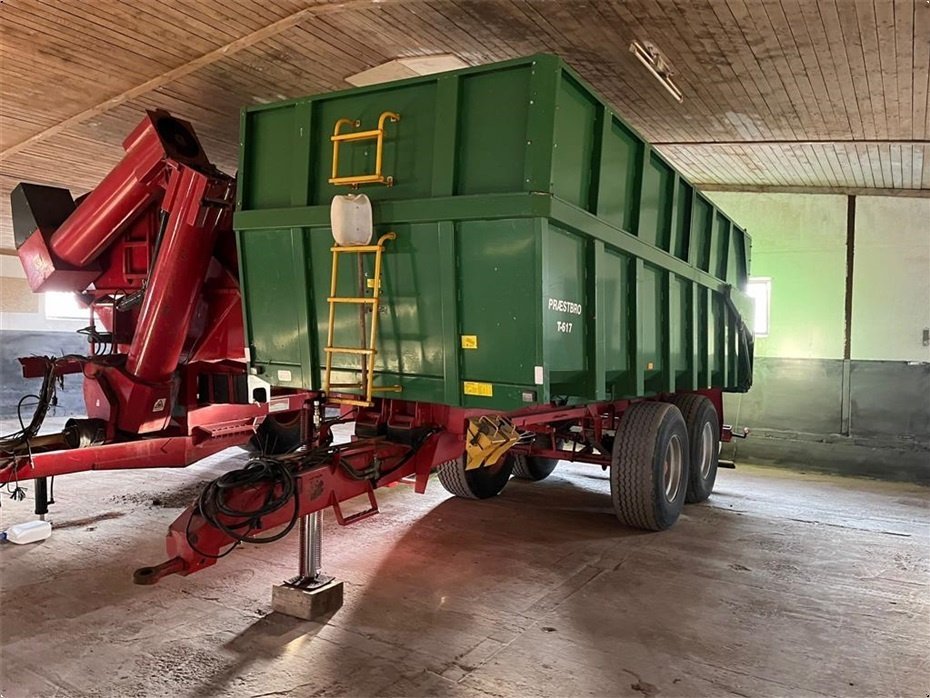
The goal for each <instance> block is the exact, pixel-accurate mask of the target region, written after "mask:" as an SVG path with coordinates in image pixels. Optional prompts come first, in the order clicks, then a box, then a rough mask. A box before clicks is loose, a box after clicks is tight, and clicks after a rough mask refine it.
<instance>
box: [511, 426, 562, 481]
mask: <svg viewBox="0 0 930 698" xmlns="http://www.w3.org/2000/svg"><path fill="white" fill-rule="evenodd" d="M537 443H541V444H542V445H543V446H544V447H545V448H548V447H549V443H550V442H549V437H548V436H542V437H539V438H537ZM558 464H559V459H558V458H540V457H539V456H514V458H513V476H514V477H515V478H518V479H520V480H533V481H536V482H538V481H539V480H545V479H546V478H547V477H549V476H550V475H552V471H553V470H555V466H556V465H558Z"/></svg>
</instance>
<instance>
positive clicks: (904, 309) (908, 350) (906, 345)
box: [852, 196, 930, 399]
mask: <svg viewBox="0 0 930 698" xmlns="http://www.w3.org/2000/svg"><path fill="white" fill-rule="evenodd" d="M855 247H856V255H855V266H854V274H853V319H852V358H853V359H869V360H876V359H877V360H885V361H888V360H896V361H930V346H924V344H923V330H924V328H930V199H904V198H898V197H887V196H868V197H866V196H860V197H857V198H856V246H855ZM928 399H930V398H928Z"/></svg>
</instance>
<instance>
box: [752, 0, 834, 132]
mask: <svg viewBox="0 0 930 698" xmlns="http://www.w3.org/2000/svg"><path fill="white" fill-rule="evenodd" d="M760 9H761V13H760V16H761V15H764V16H766V17H767V18H768V21H769V25H770V26H771V29H772V34H773V35H774V36H775V41H776V45H778V46H779V47H780V49H781V51H780V52H779V55H780V58H779V60H778V61H776V62H777V63H778V64H779V65H780V70H781V71H782V75H783V80H784V83H785V85H786V87H787V89H788V90H789V94H794V95H796V101H797V102H798V103H799V104H800V107H801V110H802V111H801V114H802V118H803V119H804V121H802V124H803V129H804V133H805V135H807V136H808V137H811V136H813V137H817V138H822V137H824V124H825V123H826V118H825V117H824V114H823V111H822V110H821V108H820V104H819V101H818V99H817V97H816V96H815V94H814V88H813V85H812V83H811V79H810V75H809V71H808V68H807V66H805V65H804V62H803V60H802V57H801V50H800V48H799V47H798V43H797V41H796V39H795V37H794V33H793V32H792V30H791V22H790V21H789V20H788V18H787V17H786V15H785V8H784V5H783V4H782V2H781V0H777V1H774V2H767V3H761V4H760Z"/></svg>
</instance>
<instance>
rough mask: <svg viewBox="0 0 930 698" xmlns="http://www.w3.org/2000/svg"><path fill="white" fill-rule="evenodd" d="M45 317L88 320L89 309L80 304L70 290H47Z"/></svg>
mask: <svg viewBox="0 0 930 698" xmlns="http://www.w3.org/2000/svg"><path fill="white" fill-rule="evenodd" d="M45 317H47V318H50V319H57V320H88V319H90V311H89V310H88V309H87V308H85V307H83V306H81V304H80V303H78V300H77V295H76V294H74V293H71V292H70V291H47V292H46V293H45Z"/></svg>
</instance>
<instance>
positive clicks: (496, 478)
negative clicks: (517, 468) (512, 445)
mask: <svg viewBox="0 0 930 698" xmlns="http://www.w3.org/2000/svg"><path fill="white" fill-rule="evenodd" d="M512 472H513V458H512V457H510V456H504V457H503V458H501V461H500V462H499V463H497V464H496V465H492V466H488V467H486V468H475V469H474V470H465V456H462V457H461V458H456V459H455V460H450V461H446V462H445V463H443V464H441V465H440V466H439V467H438V468H437V469H436V473H437V475H439V482H441V483H442V486H443V487H445V488H446V491H447V492H449V493H450V494H454V495H455V496H456V497H463V498H464V499H489V498H490V497H494V496H495V495H497V494H499V493H500V491H501V490H502V489H504V486H505V485H506V484H507V481H508V480H509V479H510V474H511V473H512Z"/></svg>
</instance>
